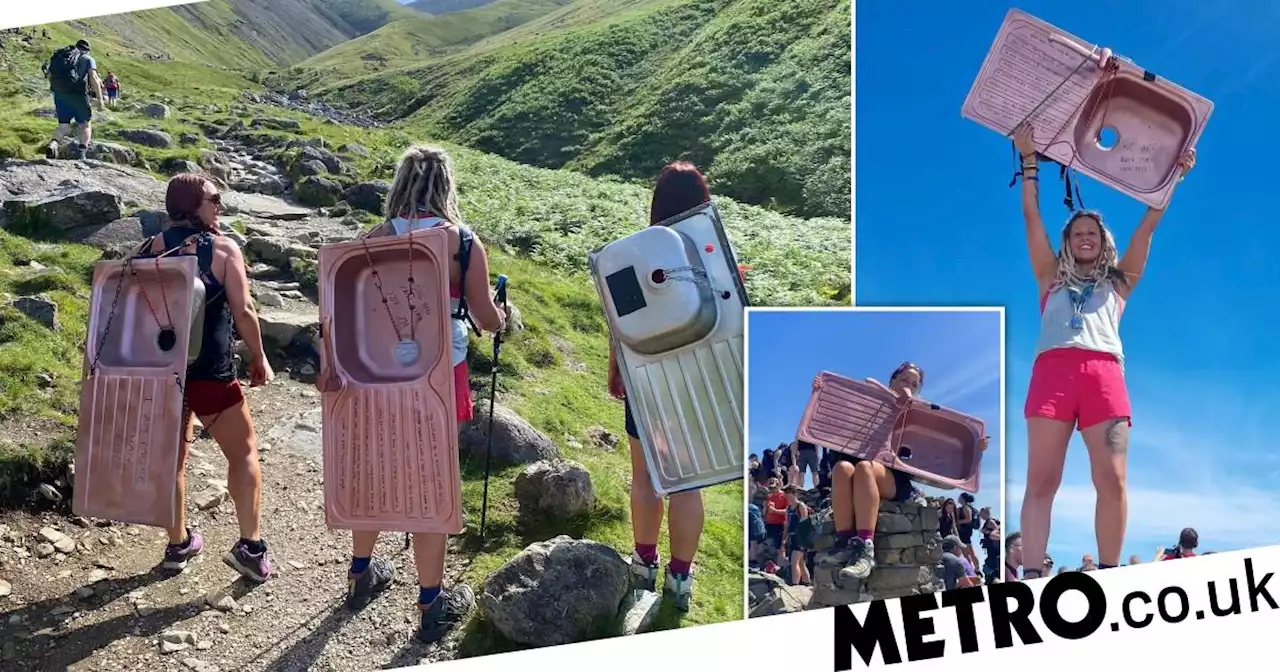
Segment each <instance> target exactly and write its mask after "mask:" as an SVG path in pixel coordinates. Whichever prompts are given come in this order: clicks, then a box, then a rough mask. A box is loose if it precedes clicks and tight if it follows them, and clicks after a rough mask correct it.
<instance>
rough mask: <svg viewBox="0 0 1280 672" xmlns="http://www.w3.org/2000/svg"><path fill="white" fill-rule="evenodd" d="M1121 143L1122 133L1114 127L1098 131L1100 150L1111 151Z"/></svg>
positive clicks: (1105, 127)
mask: <svg viewBox="0 0 1280 672" xmlns="http://www.w3.org/2000/svg"><path fill="white" fill-rule="evenodd" d="M1118 142H1120V133H1119V132H1117V131H1116V129H1115V128H1114V127H1112V126H1103V127H1102V128H1100V129H1098V148H1099V149H1102V150H1110V149H1111V148H1113V147H1115V146H1116V143H1118Z"/></svg>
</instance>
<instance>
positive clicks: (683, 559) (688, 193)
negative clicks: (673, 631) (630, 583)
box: [608, 161, 785, 611]
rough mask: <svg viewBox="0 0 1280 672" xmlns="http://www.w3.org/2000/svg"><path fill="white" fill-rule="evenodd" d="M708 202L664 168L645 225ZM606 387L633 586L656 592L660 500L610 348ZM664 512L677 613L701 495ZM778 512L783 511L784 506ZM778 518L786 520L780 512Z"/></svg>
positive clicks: (701, 189)
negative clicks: (614, 406) (622, 482)
mask: <svg viewBox="0 0 1280 672" xmlns="http://www.w3.org/2000/svg"><path fill="white" fill-rule="evenodd" d="M710 201H711V190H710V188H709V187H708V186H707V180H706V178H704V177H703V176H702V173H700V172H698V169H697V168H695V167H694V166H693V165H692V164H689V163H685V162H683V161H681V162H676V163H672V164H669V165H667V166H666V167H665V168H663V169H662V172H661V173H660V174H659V175H658V182H657V184H656V185H655V186H654V189H653V200H652V201H651V202H650V204H649V225H650V226H654V225H656V224H659V223H661V222H663V221H665V220H667V219H670V218H672V217H675V216H676V215H679V214H680V213H683V212H688V211H689V210H692V209H694V208H696V207H698V206H700V205H703V204H705V203H709V202H710ZM608 385H609V393H610V394H611V395H613V396H614V397H615V398H617V399H621V400H622V401H623V406H624V407H625V414H626V416H625V421H626V430H627V437H628V444H629V446H630V448H631V527H632V530H631V532H632V536H633V538H634V540H635V551H634V553H633V554H632V556H631V571H632V572H633V573H634V574H635V577H634V578H635V581H636V587H638V588H644V589H645V590H656V587H657V579H658V572H659V568H660V566H661V563H660V559H659V557H658V534H659V532H660V531H661V529H662V516H663V504H664V502H663V499H662V497H659V496H658V493H657V492H656V491H654V489H653V480H652V479H650V477H649V467H648V465H647V463H646V461H645V457H644V448H643V446H642V445H641V444H640V429H639V428H638V427H637V426H636V421H635V418H634V417H633V416H632V410H631V403H630V402H629V401H628V400H627V391H626V386H625V385H624V383H623V380H622V374H621V372H620V371H619V370H618V362H617V358H616V354H615V352H614V349H613V348H610V349H609V380H608ZM764 464H765V467H766V468H767V469H768V470H770V471H771V470H772V469H773V468H774V466H775V465H773V464H771V463H770V462H769V460H768V458H767V456H766V459H765V463H764ZM779 495H781V493H779ZM666 508H668V509H669V511H668V516H667V531H668V534H669V535H670V543H671V560H670V562H668V563H667V571H666V574H665V577H666V580H665V583H664V592H665V593H670V594H672V595H674V597H675V604H676V608H677V609H680V610H682V611H687V610H688V609H689V602H690V601H691V600H692V596H693V558H694V555H696V554H697V552H698V543H699V542H700V541H701V539H702V524H703V515H704V512H703V508H702V491H701V490H695V491H692V492H682V493H679V494H674V495H671V497H670V501H669V502H666ZM783 508H784V509H785V504H784V505H783ZM783 517H784V519H785V511H784V513H783ZM769 519H770V516H769V513H768V512H766V513H765V520H766V522H768V520H769ZM779 541H780V540H779ZM779 550H781V549H780V548H779Z"/></svg>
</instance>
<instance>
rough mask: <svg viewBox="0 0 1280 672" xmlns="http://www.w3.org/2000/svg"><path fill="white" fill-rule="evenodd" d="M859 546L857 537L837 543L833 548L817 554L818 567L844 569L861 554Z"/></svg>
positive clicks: (859, 541) (859, 542) (860, 541)
mask: <svg viewBox="0 0 1280 672" xmlns="http://www.w3.org/2000/svg"><path fill="white" fill-rule="evenodd" d="M861 544H862V540H861V539H859V538H858V537H850V538H849V539H846V540H845V541H844V542H840V541H837V542H836V544H835V546H832V547H831V548H829V549H827V550H826V552H824V553H819V554H818V565H819V566H820V567H827V568H838V567H845V566H847V565H848V564H849V563H850V562H852V561H853V560H854V559H855V558H857V557H858V556H859V554H861V552H862V550H861Z"/></svg>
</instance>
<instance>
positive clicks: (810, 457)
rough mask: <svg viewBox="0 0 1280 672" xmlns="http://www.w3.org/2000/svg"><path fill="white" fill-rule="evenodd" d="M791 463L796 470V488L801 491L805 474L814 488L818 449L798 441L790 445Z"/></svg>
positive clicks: (816, 482)
mask: <svg viewBox="0 0 1280 672" xmlns="http://www.w3.org/2000/svg"><path fill="white" fill-rule="evenodd" d="M791 463H792V464H794V465H795V469H796V486H797V487H799V488H801V489H803V488H804V479H805V474H806V472H807V473H808V476H809V479H810V482H811V483H813V486H814V487H817V486H818V447H817V446H815V445H813V444H812V443H809V442H808V441H800V440H799V439H797V440H795V441H793V442H792V443H791Z"/></svg>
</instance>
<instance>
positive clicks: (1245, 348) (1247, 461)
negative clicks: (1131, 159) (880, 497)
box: [854, 0, 1280, 565]
mask: <svg viewBox="0 0 1280 672" xmlns="http://www.w3.org/2000/svg"><path fill="white" fill-rule="evenodd" d="M1017 6H1018V8H1019V9H1022V10H1024V11H1026V12H1028V13H1030V14H1032V15H1034V16H1037V17H1039V18H1041V19H1043V20H1045V21H1047V22H1049V23H1051V24H1053V25H1055V26H1058V27H1060V28H1062V29H1063V30H1066V31H1068V32H1071V33H1073V34H1075V35H1077V36H1079V37H1080V38H1081V39H1083V40H1085V41H1088V42H1093V43H1100V44H1103V45H1105V46H1109V47H1111V48H1112V49H1114V50H1115V51H1117V52H1119V53H1121V54H1123V55H1125V56H1127V57H1129V58H1131V59H1133V60H1134V61H1135V62H1137V63H1138V64H1139V65H1140V66H1143V67H1144V68H1146V69H1149V70H1151V71H1153V72H1156V73H1158V74H1160V75H1161V76H1163V77H1166V78H1168V79H1169V80H1171V81H1174V82H1177V83H1178V84H1179V85H1181V86H1184V87H1186V88H1188V89H1190V90H1192V91H1195V92H1196V93H1199V94H1200V95H1202V96H1205V97H1206V98H1208V99H1209V100H1212V101H1213V102H1214V105H1215V107H1214V111H1213V115H1212V116H1211V117H1210V119H1209V122H1208V125H1207V127H1206V129H1205V132H1204V135H1203V136H1202V138H1201V140H1200V142H1199V144H1198V146H1197V151H1198V161H1197V166H1196V169H1195V171H1194V172H1192V174H1191V175H1190V176H1189V177H1188V178H1187V180H1186V181H1185V182H1183V183H1182V184H1181V186H1180V187H1179V188H1178V190H1176V191H1175V192H1174V195H1173V200H1172V202H1171V203H1170V206H1169V210H1168V212H1167V213H1166V215H1165V218H1164V220H1163V222H1162V224H1161V226H1160V229H1159V230H1158V232H1157V233H1156V238H1155V241H1154V243H1153V248H1152V252H1151V257H1150V262H1149V264H1148V266H1147V271H1146V274H1145V276H1144V278H1143V281H1142V285H1140V286H1139V287H1138V288H1137V290H1136V291H1135V292H1134V295H1133V297H1132V300H1131V302H1130V304H1129V306H1128V308H1127V310H1126V311H1125V315H1124V322H1123V323H1122V325H1121V337H1122V338H1123V340H1124V343H1125V350H1126V371H1127V376H1128V381H1129V389H1130V395H1131V397H1132V400H1133V407H1134V427H1133V432H1132V440H1131V444H1130V452H1129V455H1130V457H1129V525H1128V535H1127V537H1126V541H1125V548H1124V557H1125V558H1126V559H1127V558H1128V556H1129V555H1131V554H1138V555H1139V556H1141V557H1142V558H1143V560H1144V561H1147V560H1150V559H1151V557H1152V556H1153V555H1154V553H1155V549H1156V547H1157V546H1159V545H1167V544H1172V543H1174V542H1176V540H1177V535H1178V531H1179V530H1180V529H1181V528H1182V527H1184V526H1192V527H1195V528H1197V529H1198V530H1199V532H1200V542H1201V543H1200V545H1201V548H1202V549H1204V550H1218V551H1227V550H1236V549H1244V548H1251V547H1256V546H1263V545H1270V544H1274V543H1277V542H1280V531H1277V528H1276V525H1275V512H1276V511H1277V510H1280V494H1278V493H1280V451H1277V450H1275V449H1274V448H1273V446H1275V445H1276V444H1275V436H1276V433H1277V429H1280V419H1275V420H1272V419H1270V418H1274V417H1276V416H1277V413H1276V410H1275V409H1277V408H1280V389H1278V388H1277V387H1276V386H1274V385H1270V384H1263V383H1265V382H1266V381H1270V380H1274V379H1275V377H1276V376H1277V374H1280V356H1277V354H1276V338H1275V335H1274V332H1272V331H1271V327H1269V326H1267V325H1268V324H1271V325H1273V326H1274V323H1272V322H1270V318H1267V317H1266V315H1271V314H1273V312H1274V306H1275V305H1276V299H1275V297H1274V289H1273V288H1274V287H1276V286H1277V283H1280V255H1277V252H1276V250H1277V247H1278V246H1280V226H1277V223H1276V213H1275V209H1274V206H1273V205H1272V204H1271V203H1270V202H1269V199H1268V198H1267V197H1266V196H1264V194H1266V193H1268V192H1270V191H1271V190H1272V189H1274V184H1273V182H1274V179H1275V178H1274V172H1273V170H1272V169H1271V168H1269V167H1268V164H1266V163H1265V161H1266V158H1265V157H1266V156H1268V155H1269V154H1270V153H1271V152H1272V149H1273V148H1274V147H1275V146H1276V144H1277V143H1276V140H1275V138H1274V136H1270V135H1268V133H1269V132H1270V131H1261V129H1272V128H1274V127H1275V120H1276V119H1280V88H1278V87H1276V85H1275V83H1276V82H1277V81H1280V63H1277V58H1278V57H1280V49H1277V48H1276V46H1275V34H1276V32H1275V31H1276V28H1277V27H1280V3H1265V2H1255V3H1233V4H1231V5H1230V7H1231V9H1229V10H1228V9H1227V7H1228V5H1227V3H1224V2H1191V1H1186V0H1180V1H1178V2H1172V1H1167V0H1166V1H1164V2H1155V1H1152V0H1141V1H1139V0H1125V1H1123V2H1121V1H1120V0H1114V1H1111V2H1089V1H1086V2H1077V3H1060V2H1058V3H1055V2H1046V1H1042V0H1027V1H1025V2H1021V3H1019V4H1018V5H1017ZM1010 7H1011V5H1010V4H1008V3H1004V2H981V3H934V4H932V5H930V7H929V9H928V11H926V12H921V11H920V10H919V7H918V6H916V5H913V4H912V3H893V2H873V3H860V4H859V5H858V11H857V15H856V22H857V26H856V44H857V47H856V49H857V56H858V57H859V58H858V59H857V72H856V86H857V99H856V102H855V105H856V126H855V128H856V131H855V147H856V149H855V151H856V165H857V167H856V169H855V170H856V172H855V178H854V179H855V185H856V187H855V190H856V205H855V208H856V210H855V216H856V220H857V248H856V250H857V267H856V271H855V273H856V291H857V301H858V303H859V304H860V305H898V304H904V305H929V304H955V305H1004V306H1006V308H1007V313H1006V322H1007V330H1008V333H1007V344H1008V357H1007V363H1008V369H1007V373H1008V375H1007V381H1006V385H1007V388H1006V389H1007V394H1008V412H1007V414H1006V417H1007V421H1008V426H1007V430H1008V438H1009V441H1008V443H1007V446H1008V454H1007V470H1006V473H1007V475H1008V483H1007V493H1008V500H1007V507H1008V509H1007V510H1008V518H1009V525H1010V527H1011V528H1012V527H1014V526H1016V524H1017V518H1018V514H1017V512H1018V510H1019V507H1020V506H1021V496H1022V490H1023V486H1022V484H1023V482H1024V480H1025V474H1026V423H1025V420H1024V419H1023V416H1022V404H1023V402H1024V401H1025V400H1026V391H1027V383H1028V380H1029V376H1030V370H1031V368H1030V367H1031V363H1032V358H1033V356H1034V352H1035V338H1036V335H1037V333H1038V328H1039V321H1038V307H1037V297H1036V287H1035V282H1034V280H1033V279H1032V277H1031V271H1030V263H1029V261H1028V257H1027V250H1026V241H1025V238H1024V236H1023V232H1022V231H1023V229H1022V226H1023V224H1022V217H1021V213H1020V211H1019V206H1018V192H1017V189H1016V188H1015V189H1010V188H1009V187H1008V183H1009V179H1010V176H1011V173H1012V160H1013V159H1012V156H1011V150H1010V144H1009V141H1008V140H1007V139H1005V138H1002V137H1001V136H1000V135H998V134H996V133H995V132H993V131H990V130H987V129H985V128H983V127H981V126H979V125H978V124H976V123H974V122H972V121H968V120H965V119H962V118H961V117H960V106H961V104H962V103H963V102H964V97H965V95H966V93H967V92H968V90H969V87H970V86H971V84H972V83H973V79H974V77H975V76H976V75H977V72H978V68H979V67H980V66H981V64H982V60H983V58H984V57H985V56H986V53H987V51H988V49H989V48H990V46H991V42H992V40H994V38H995V34H996V31H997V30H998V29H999V27H1000V24H1001V22H1002V21H1003V19H1004V15H1005V13H1006V12H1007V11H1008V9H1009V8H1010ZM1044 178H1045V182H1044V185H1043V186H1044V188H1043V193H1042V197H1041V209H1042V212H1044V213H1045V220H1046V224H1047V225H1048V226H1049V227H1050V229H1051V233H1052V234H1053V235H1054V236H1055V237H1056V233H1057V231H1058V229H1059V227H1060V226H1061V224H1062V223H1063V222H1064V221H1065V218H1066V214H1067V212H1066V208H1065V207H1064V206H1063V205H1062V196H1061V183H1060V182H1058V181H1057V179H1056V178H1057V171H1056V170H1053V171H1051V172H1049V171H1046V174H1045V176H1044ZM1051 178H1052V179H1051ZM1081 191H1082V192H1083V197H1084V201H1085V203H1086V204H1087V205H1088V206H1089V207H1090V208H1097V209H1100V210H1101V211H1102V212H1103V213H1104V215H1105V216H1106V218H1107V221H1108V224H1109V225H1110V226H1111V228H1112V230H1113V231H1114V233H1115V235H1116V238H1117V243H1118V244H1119V245H1120V247H1121V250H1122V251H1123V250H1124V248H1125V247H1126V246H1127V243H1128V240H1129V236H1130V235H1131V234H1132V232H1133V229H1134V227H1135V226H1136V225H1137V223H1138V220H1139V218H1140V217H1141V215H1142V212H1143V210H1144V209H1145V206H1143V205H1142V204H1141V203H1139V202H1137V201H1135V200H1132V199H1130V198H1128V197H1126V196H1124V195H1122V194H1120V193H1118V192H1115V191H1112V190H1110V189H1108V188H1106V187H1104V186H1102V185H1100V184H1098V183H1096V182H1093V181H1091V180H1089V179H1087V178H1083V179H1082V180H1081ZM1093 509H1094V493H1093V487H1092V485H1091V483H1090V479H1089V466H1088V458H1087V456H1086V453H1085V450H1084V444H1083V443H1082V442H1080V441H1079V439H1076V440H1075V441H1073V442H1072V445H1071V449H1070V451H1069V454H1068V458H1067V468H1066V475H1065V478H1064V480H1063V485H1062V489H1061V491H1060V493H1059V495H1058V499H1057V503H1056V505H1055V507H1054V514H1053V532H1052V538H1051V540H1050V544H1049V552H1050V554H1052V555H1053V556H1054V558H1055V559H1056V560H1057V561H1058V563H1059V564H1060V565H1063V564H1079V559H1080V556H1081V555H1082V554H1084V553H1094V552H1096V542H1095V540H1094V535H1093Z"/></svg>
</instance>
